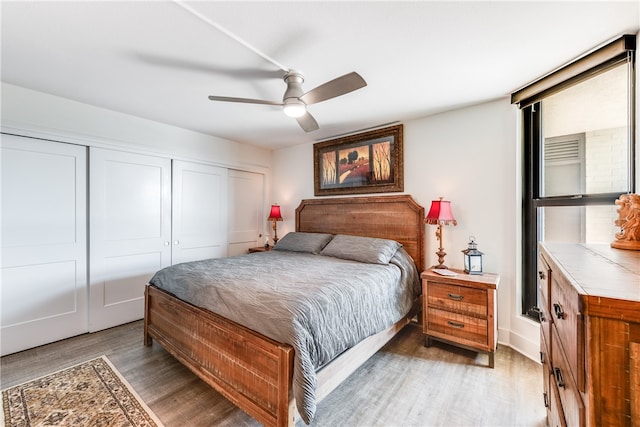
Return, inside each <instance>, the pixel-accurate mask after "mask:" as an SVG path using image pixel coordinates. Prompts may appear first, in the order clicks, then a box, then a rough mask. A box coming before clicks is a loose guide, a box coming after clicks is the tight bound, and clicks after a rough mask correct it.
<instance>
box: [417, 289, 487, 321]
mask: <svg viewBox="0 0 640 427" xmlns="http://www.w3.org/2000/svg"><path fill="white" fill-rule="evenodd" d="M427 303H428V304H429V305H430V306H431V307H434V308H437V309H441V310H448V311H455V312H456V313H461V314H466V315H469V316H474V317H480V318H483V319H486V317H487V291H486V290H483V289H474V288H468V287H465V286H456V285H449V284H446V283H439V282H429V289H428V296H427Z"/></svg>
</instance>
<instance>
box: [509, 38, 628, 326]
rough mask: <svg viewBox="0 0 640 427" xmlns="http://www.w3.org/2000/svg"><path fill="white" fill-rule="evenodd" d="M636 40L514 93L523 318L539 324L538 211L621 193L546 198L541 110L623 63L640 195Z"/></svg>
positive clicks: (608, 200)
mask: <svg viewBox="0 0 640 427" xmlns="http://www.w3.org/2000/svg"><path fill="white" fill-rule="evenodd" d="M635 41H636V36H635V35H625V36H622V37H620V38H619V39H617V40H614V41H613V42H611V43H609V44H607V45H605V46H604V47H602V48H599V49H596V50H594V51H592V52H591V53H589V54H587V55H585V56H583V57H581V58H579V59H578V60H576V61H574V62H572V63H570V64H568V65H566V66H565V67H563V68H561V69H559V70H557V71H555V72H553V73H551V74H549V75H547V76H545V77H543V78H542V79H540V80H538V81H536V82H533V83H532V84H530V85H528V86H527V87H525V88H523V89H521V90H519V91H517V92H514V93H513V94H512V96H511V100H512V103H517V104H518V105H519V107H520V108H521V109H522V119H523V121H522V123H523V172H524V173H523V194H522V197H523V201H522V233H523V234H522V235H523V239H522V314H523V315H524V316H526V317H529V318H532V319H534V320H538V321H539V314H540V310H539V308H538V285H537V280H538V274H537V270H538V268H537V261H538V241H539V240H540V230H541V226H540V220H539V218H540V217H539V215H538V210H539V208H543V207H549V206H590V205H613V204H614V203H615V201H616V199H617V198H618V197H619V196H620V192H615V193H598V194H574V195H567V196H546V197H545V196H541V195H540V191H541V188H540V187H541V179H542V169H541V166H542V164H543V163H542V156H543V155H544V154H543V150H542V144H543V135H542V128H541V126H542V119H541V115H542V110H541V102H542V100H543V99H544V98H546V97H548V96H550V95H553V94H555V93H558V92H560V91H562V90H564V89H566V88H568V87H570V86H573V85H575V84H577V83H580V82H583V81H585V80H588V79H590V78H593V77H595V76H597V75H598V74H600V73H603V72H605V71H607V70H610V69H611V68H613V67H616V66H618V65H620V64H621V63H627V66H628V67H629V73H628V74H629V100H628V114H629V117H628V126H629V129H628V138H627V139H628V145H629V146H628V152H627V155H628V168H629V169H628V171H629V174H628V183H627V187H628V190H629V192H631V193H634V192H635V182H636V179H635V173H636V171H635V158H636V153H635V146H636V144H635V85H634V83H635V48H636V46H635Z"/></svg>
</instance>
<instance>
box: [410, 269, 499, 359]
mask: <svg viewBox="0 0 640 427" xmlns="http://www.w3.org/2000/svg"><path fill="white" fill-rule="evenodd" d="M450 271H452V272H454V273H456V275H455V276H442V275H440V274H438V273H435V272H434V271H431V270H427V271H425V272H423V273H422V297H423V308H424V309H423V310H422V313H423V319H422V325H423V332H424V334H425V335H426V345H427V346H429V345H430V344H431V339H432V338H435V339H437V340H440V341H445V342H448V343H451V344H454V345H458V346H461V347H464V348H470V349H473V350H479V351H482V352H486V353H488V354H489V366H490V367H491V368H493V367H494V355H495V350H496V340H497V336H498V331H497V321H496V316H495V313H496V301H497V298H496V289H497V287H498V283H499V282H500V276H498V275H496V274H490V273H484V274H482V275H472V274H466V273H464V272H463V271H461V270H450Z"/></svg>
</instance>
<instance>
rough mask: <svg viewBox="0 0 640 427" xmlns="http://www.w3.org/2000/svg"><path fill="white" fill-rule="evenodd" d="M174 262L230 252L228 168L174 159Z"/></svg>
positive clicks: (172, 259) (211, 256) (223, 254)
mask: <svg viewBox="0 0 640 427" xmlns="http://www.w3.org/2000/svg"><path fill="white" fill-rule="evenodd" d="M172 179H173V194H172V206H173V208H172V215H173V217H172V237H173V238H172V243H173V247H172V254H171V262H172V264H178V263H181V262H187V261H196V260H200V259H206V258H219V257H223V256H226V254H227V169H224V168H219V167H215V166H210V165H203V164H198V163H190V162H183V161H179V160H174V161H173V178H172Z"/></svg>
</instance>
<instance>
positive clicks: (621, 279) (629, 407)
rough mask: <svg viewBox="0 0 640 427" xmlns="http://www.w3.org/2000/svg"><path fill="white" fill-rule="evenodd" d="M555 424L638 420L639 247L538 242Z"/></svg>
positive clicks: (545, 358) (547, 391) (543, 345)
mask: <svg viewBox="0 0 640 427" xmlns="http://www.w3.org/2000/svg"><path fill="white" fill-rule="evenodd" d="M539 249H540V251H539V254H540V255H539V258H538V287H539V292H540V298H539V299H540V306H541V307H540V309H541V313H540V320H541V328H540V329H541V332H540V358H541V361H542V363H543V366H544V399H545V405H546V407H547V420H548V423H549V425H550V426H552V427H555V426H597V427H605V426H640V252H637V251H626V250H620V249H612V248H610V247H609V246H608V245H604V244H603V245H581V244H569V243H567V244H564V243H544V244H540V245H539Z"/></svg>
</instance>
